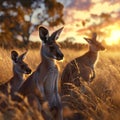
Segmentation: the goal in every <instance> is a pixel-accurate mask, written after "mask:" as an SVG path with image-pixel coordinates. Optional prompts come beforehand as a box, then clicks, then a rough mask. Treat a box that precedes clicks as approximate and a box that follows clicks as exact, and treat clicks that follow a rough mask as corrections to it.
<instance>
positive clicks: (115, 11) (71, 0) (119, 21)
mask: <svg viewBox="0 0 120 120" xmlns="http://www.w3.org/2000/svg"><path fill="white" fill-rule="evenodd" d="M57 1H59V2H61V3H63V4H64V21H65V25H64V30H63V32H62V33H61V36H60V39H59V40H65V39H66V38H67V37H74V38H75V39H76V41H75V42H82V43H83V42H85V41H84V39H83V36H85V35H86V34H87V33H90V28H91V27H93V25H94V26H95V27H97V28H99V29H100V32H103V33H104V36H102V37H100V36H98V38H99V39H100V38H101V40H102V39H105V40H106V42H107V43H108V44H109V45H111V44H117V42H118V40H120V2H119V0H57ZM102 13H107V14H110V16H111V17H110V20H109V21H105V22H102V19H100V15H101V14H102ZM83 21H85V22H83ZM84 23H85V24H84ZM61 26H62V25H60V26H57V27H54V28H50V30H51V32H52V31H54V30H56V29H58V28H59V27H61ZM36 36H37V38H36V39H37V40H39V36H38V33H36ZM103 37H104V38H103ZM114 38H115V39H114ZM31 39H34V37H33V36H32V37H31Z"/></svg>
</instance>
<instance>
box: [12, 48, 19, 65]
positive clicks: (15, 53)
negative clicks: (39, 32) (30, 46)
mask: <svg viewBox="0 0 120 120" xmlns="http://www.w3.org/2000/svg"><path fill="white" fill-rule="evenodd" d="M11 59H12V60H13V61H14V62H15V63H16V62H17V60H18V53H17V52H16V51H14V50H13V51H12V52H11Z"/></svg>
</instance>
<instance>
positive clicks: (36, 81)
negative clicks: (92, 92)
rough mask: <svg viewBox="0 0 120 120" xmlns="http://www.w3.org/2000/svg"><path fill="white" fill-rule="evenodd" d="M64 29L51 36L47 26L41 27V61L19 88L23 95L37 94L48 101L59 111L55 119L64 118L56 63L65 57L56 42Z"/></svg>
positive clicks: (51, 107)
mask: <svg viewBox="0 0 120 120" xmlns="http://www.w3.org/2000/svg"><path fill="white" fill-rule="evenodd" d="M62 29H63V27H62V28H60V29H58V30H57V31H55V32H53V33H52V35H51V36H50V35H49V31H48V30H47V29H46V28H45V27H43V26H40V27H39V36H40V38H41V41H42V46H41V63H40V64H39V65H38V67H37V69H36V70H35V71H34V72H33V74H32V75H30V76H29V77H28V79H27V80H26V81H25V82H24V83H23V84H22V86H21V87H20V89H19V90H18V93H20V94H22V95H23V96H27V97H29V96H30V95H31V94H32V95H33V96H34V95H35V96H36V97H37V98H38V99H39V101H40V103H41V104H42V103H44V102H45V101H48V104H49V107H50V110H53V109H54V110H56V111H57V112H56V115H55V116H56V117H55V120H63V118H62V106H61V99H60V96H59V93H58V75H59V72H58V66H57V65H56V63H55V60H62V59H63V57H64V56H63V53H62V52H61V50H60V48H59V45H58V44H57V43H56V40H57V39H58V37H59V35H60V33H61V32H62ZM28 99H29V98H28ZM48 119H49V118H48ZM48 119H47V120H48Z"/></svg>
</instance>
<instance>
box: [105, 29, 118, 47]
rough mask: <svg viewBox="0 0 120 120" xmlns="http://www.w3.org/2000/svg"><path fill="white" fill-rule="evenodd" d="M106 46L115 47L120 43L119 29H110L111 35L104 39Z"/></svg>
mask: <svg viewBox="0 0 120 120" xmlns="http://www.w3.org/2000/svg"><path fill="white" fill-rule="evenodd" d="M106 43H107V45H116V44H119V43H120V28H119V29H118V28H117V29H115V28H113V29H111V34H110V36H108V37H107V38H106Z"/></svg>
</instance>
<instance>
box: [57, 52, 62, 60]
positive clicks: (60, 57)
mask: <svg viewBox="0 0 120 120" xmlns="http://www.w3.org/2000/svg"><path fill="white" fill-rule="evenodd" d="M56 57H57V60H62V59H63V57H64V55H63V54H62V53H57V56H56Z"/></svg>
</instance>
